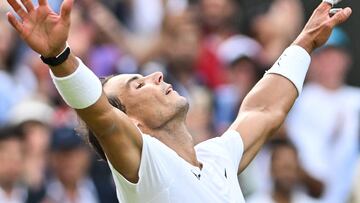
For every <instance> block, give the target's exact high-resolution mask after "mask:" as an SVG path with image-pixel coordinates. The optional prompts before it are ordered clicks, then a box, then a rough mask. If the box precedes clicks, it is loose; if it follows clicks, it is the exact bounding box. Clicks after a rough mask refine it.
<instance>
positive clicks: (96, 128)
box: [8, 0, 142, 183]
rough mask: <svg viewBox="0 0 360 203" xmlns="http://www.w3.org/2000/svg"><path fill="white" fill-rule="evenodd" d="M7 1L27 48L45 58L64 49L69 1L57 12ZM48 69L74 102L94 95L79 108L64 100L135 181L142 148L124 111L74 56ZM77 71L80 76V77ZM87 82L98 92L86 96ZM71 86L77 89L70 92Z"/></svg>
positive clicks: (41, 5) (27, 1)
mask: <svg viewBox="0 0 360 203" xmlns="http://www.w3.org/2000/svg"><path fill="white" fill-rule="evenodd" d="M8 3H9V4H10V5H11V7H12V8H13V9H14V11H15V12H16V13H17V14H18V15H19V16H20V20H18V19H16V18H15V16H14V15H13V14H12V13H8V20H9V22H10V24H11V25H12V26H13V27H14V28H15V29H16V31H17V32H18V33H19V34H20V36H21V38H22V39H23V40H24V41H25V42H26V43H27V44H28V45H29V47H30V48H32V49H33V50H34V51H36V52H37V53H39V54H41V55H42V56H44V57H46V58H49V57H54V56H58V55H59V54H60V53H61V51H62V50H64V48H65V46H66V45H65V44H66V40H67V37H68V33H69V28H70V13H71V8H72V4H73V2H72V0H65V1H64V2H63V4H62V7H61V13H60V15H58V14H56V13H55V12H53V11H52V9H51V8H50V7H49V5H48V2H47V1H46V0H39V6H38V7H37V8H35V7H34V6H33V4H32V2H31V0H22V3H23V7H24V8H25V9H24V8H23V7H21V6H20V4H19V3H17V1H16V0H8ZM50 68H51V72H52V75H53V79H54V81H55V84H56V86H57V88H58V90H59V92H60V93H61V94H62V96H63V98H64V99H65V100H67V98H66V92H70V93H71V94H72V95H71V100H72V102H74V101H75V103H76V100H77V99H78V100H84V98H86V97H87V96H90V94H93V93H94V94H95V96H94V95H91V96H92V97H91V98H92V100H91V102H90V103H86V105H82V106H81V107H79V108H77V105H70V104H69V102H67V103H68V104H69V105H70V106H72V107H73V108H74V109H75V110H76V112H77V114H78V115H79V116H80V118H81V119H82V120H84V122H85V123H86V124H87V125H88V127H89V128H90V129H91V131H92V132H94V134H95V135H96V137H97V139H98V140H99V142H100V144H101V146H102V147H103V149H104V152H105V153H106V156H107V158H108V159H109V161H110V162H111V164H112V165H113V167H114V168H115V169H116V170H118V172H120V174H122V175H123V176H124V177H125V178H126V179H128V180H129V181H131V182H134V183H135V182H137V181H138V170H139V167H140V158H141V148H142V136H141V133H140V131H139V130H138V129H137V128H136V126H135V125H134V124H133V123H132V122H131V120H130V119H129V118H128V117H127V116H126V115H125V114H124V113H123V112H121V111H120V110H118V109H116V108H114V107H112V106H111V105H110V103H109V102H108V100H107V97H106V96H105V94H104V93H103V91H102V87H101V84H99V81H98V79H97V78H96V77H95V75H94V74H93V73H92V72H90V71H89V69H88V68H87V67H85V66H84V65H83V64H81V62H80V60H78V59H77V58H76V57H75V55H73V54H72V53H70V55H69V57H68V58H67V59H66V60H65V61H64V62H63V63H61V64H60V65H57V66H54V67H50ZM79 74H83V76H81V77H79ZM84 75H85V76H88V77H85V76H84ZM75 78H77V79H76V81H74V80H75ZM79 78H80V79H79ZM88 78H89V79H88ZM71 80H72V81H71ZM69 81H70V83H69ZM57 82H58V83H57ZM64 82H65V83H67V85H68V86H67V87H61V85H60V83H64ZM69 84H75V85H74V86H71V85H69ZM77 85H78V86H77ZM87 85H88V86H93V85H95V86H96V85H98V86H96V88H94V89H96V90H98V92H88V94H89V95H86V91H88V90H89V89H91V88H90V87H89V88H88V86H87ZM61 88H63V89H61ZM74 88H76V91H73V90H75V89H74ZM69 89H72V90H71V91H70V90H69ZM84 92H85V93H84ZM89 98H90V97H89ZM85 100H86V99H85ZM70 103H71V102H70Z"/></svg>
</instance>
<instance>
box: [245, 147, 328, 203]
mask: <svg viewBox="0 0 360 203" xmlns="http://www.w3.org/2000/svg"><path fill="white" fill-rule="evenodd" d="M270 168H271V169H270V173H271V179H272V190H271V192H264V191H260V192H255V194H253V195H251V197H250V198H249V199H247V203H315V202H317V199H315V198H312V197H310V195H308V193H309V191H307V190H308V189H309V188H307V185H306V184H305V182H306V179H309V178H308V177H307V176H308V175H307V174H304V172H303V171H302V168H301V166H300V163H299V159H298V154H297V150H296V148H295V146H293V145H292V144H291V143H290V142H289V141H286V140H276V141H273V142H272V154H271V166H270ZM310 181H312V182H313V180H310ZM320 190H322V188H321V189H320ZM321 193H322V191H320V193H319V194H318V195H321Z"/></svg>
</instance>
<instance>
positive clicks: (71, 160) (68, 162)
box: [51, 147, 90, 184]
mask: <svg viewBox="0 0 360 203" xmlns="http://www.w3.org/2000/svg"><path fill="white" fill-rule="evenodd" d="M89 164H90V155H89V151H88V149H86V148H85V147H82V148H81V147H80V148H78V149H72V150H68V151H60V152H53V153H52V154H51V166H52V168H53V170H54V173H55V174H56V176H57V178H59V180H60V181H61V182H63V183H64V184H74V183H76V182H77V181H79V180H80V179H81V178H83V177H84V176H85V175H86V174H87V170H88V168H89Z"/></svg>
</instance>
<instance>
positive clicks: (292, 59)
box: [265, 45, 311, 95]
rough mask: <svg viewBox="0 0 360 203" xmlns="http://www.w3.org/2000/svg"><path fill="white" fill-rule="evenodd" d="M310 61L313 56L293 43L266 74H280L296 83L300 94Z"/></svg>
mask: <svg viewBox="0 0 360 203" xmlns="http://www.w3.org/2000/svg"><path fill="white" fill-rule="evenodd" d="M310 62H311V57H310V55H309V53H308V52H307V51H306V50H305V49H304V48H302V47H300V46H297V45H292V46H290V47H289V48H287V49H286V50H285V51H284V53H283V54H282V55H281V56H280V58H279V59H278V60H277V61H276V62H275V64H274V65H273V67H271V68H270V69H269V70H268V71H267V72H266V73H265V75H267V74H278V75H282V76H284V77H285V78H287V79H288V80H290V81H291V82H292V83H293V84H294V85H295V87H296V89H297V91H298V95H300V93H301V91H302V88H303V85H304V81H305V77H306V73H307V71H308V69H309V66H310Z"/></svg>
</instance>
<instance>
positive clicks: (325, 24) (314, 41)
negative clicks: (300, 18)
mask: <svg viewBox="0 0 360 203" xmlns="http://www.w3.org/2000/svg"><path fill="white" fill-rule="evenodd" d="M331 8H332V5H331V4H330V3H327V2H322V3H321V4H320V5H319V6H318V7H317V8H316V9H315V11H314V13H313V14H312V16H311V18H310V19H309V21H308V22H307V24H306V25H305V28H304V29H303V31H302V32H301V33H300V35H299V36H298V38H297V39H296V40H295V42H294V44H297V45H299V46H301V47H303V48H304V49H305V50H306V51H308V52H309V53H311V52H312V51H313V50H314V49H316V48H318V47H320V46H322V45H324V44H325V43H326V41H327V40H328V39H329V37H330V34H331V32H332V30H333V28H334V27H335V26H337V25H339V24H341V23H343V22H345V21H346V20H347V19H348V18H349V17H350V15H351V13H352V10H351V8H349V7H347V8H344V9H342V10H340V11H339V12H337V13H336V14H335V15H333V16H331V15H330V14H329V12H330V9H331Z"/></svg>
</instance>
